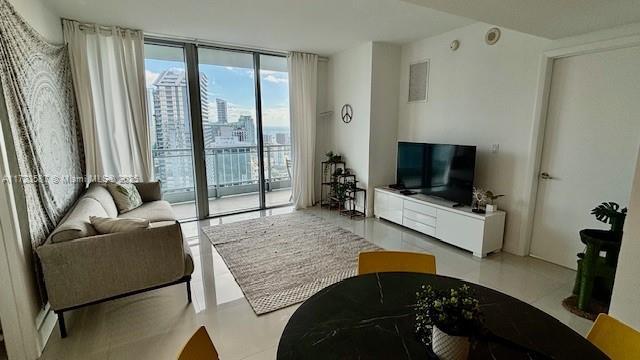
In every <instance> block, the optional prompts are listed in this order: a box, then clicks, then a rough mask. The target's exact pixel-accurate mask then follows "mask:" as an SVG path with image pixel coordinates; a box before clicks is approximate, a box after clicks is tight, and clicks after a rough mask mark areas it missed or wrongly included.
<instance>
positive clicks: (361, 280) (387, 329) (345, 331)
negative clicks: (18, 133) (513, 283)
mask: <svg viewBox="0 0 640 360" xmlns="http://www.w3.org/2000/svg"><path fill="white" fill-rule="evenodd" d="M423 284H430V285H431V286H433V287H434V288H444V289H449V288H459V287H460V286H462V285H463V284H468V285H469V286H470V287H471V288H472V289H473V291H474V292H475V295H476V296H477V298H478V299H479V301H480V304H481V311H482V314H483V317H484V326H485V327H486V328H487V329H488V330H489V331H490V332H491V333H492V334H494V335H495V336H497V337H498V339H503V340H504V341H479V342H478V343H477V344H476V345H475V347H474V348H472V350H471V353H470V356H469V358H470V359H509V360H512V359H513V360H517V359H545V358H551V359H580V360H587V359H607V357H606V356H605V355H604V354H603V353H602V352H600V351H599V350H598V349H597V348H596V347H595V346H593V345H592V344H591V343H590V342H589V341H588V340H586V339H585V338H584V337H582V336H581V335H580V334H578V333H576V332H575V331H573V330H572V329H571V328H569V327H567V326H566V325H564V324H562V323H561V322H560V321H558V320H556V319H555V318H553V317H552V316H550V315H548V314H546V313H545V312H543V311H541V310H538V309H536V308H535V307H533V306H531V305H529V304H526V303H524V302H522V301H520V300H517V299H515V298H513V297H511V296H508V295H506V294H503V293H500V292H498V291H495V290H492V289H489V288H486V287H483V286H480V285H476V284H471V283H467V282H465V281H462V280H459V279H454V278H450V277H446V276H438V275H428V274H417V273H378V274H368V275H361V276H356V277H352V278H348V279H345V280H343V281H341V282H339V283H337V284H334V285H332V286H329V287H327V288H325V289H323V290H321V291H320V292H318V293H317V294H315V295H314V296H312V297H311V298H309V299H308V300H307V301H305V302H304V303H303V304H302V305H301V306H300V307H299V308H298V309H297V310H296V312H295V313H294V314H293V316H292V317H291V319H290V320H289V322H288V323H287V326H286V327H285V329H284V332H283V334H282V337H281V338H280V344H279V346H278V355H277V359H278V360H290V359H437V357H436V356H435V355H434V354H433V353H432V352H431V350H430V349H428V348H427V347H426V346H425V345H423V344H422V342H421V341H420V340H419V339H418V338H417V337H416V335H415V333H414V318H415V313H414V309H413V305H414V304H415V299H416V291H417V290H418V289H419V288H420V286H421V285H423ZM513 344H516V345H513ZM518 345H519V346H521V347H519V346H518ZM523 349H530V350H532V351H528V350H523Z"/></svg>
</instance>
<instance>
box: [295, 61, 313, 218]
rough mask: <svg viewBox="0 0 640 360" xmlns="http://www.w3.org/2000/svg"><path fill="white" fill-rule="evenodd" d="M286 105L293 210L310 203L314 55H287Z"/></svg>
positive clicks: (311, 201)
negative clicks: (287, 83) (288, 107)
mask: <svg viewBox="0 0 640 360" xmlns="http://www.w3.org/2000/svg"><path fill="white" fill-rule="evenodd" d="M288 59H289V106H290V114H291V150H292V155H291V157H292V159H293V179H292V180H291V188H292V193H293V204H294V205H295V207H296V209H302V208H306V207H308V206H313V203H314V202H315V201H314V181H315V176H314V168H315V166H314V160H315V148H316V93H317V83H318V55H314V54H304V53H298V52H292V53H290V54H289V58H288Z"/></svg>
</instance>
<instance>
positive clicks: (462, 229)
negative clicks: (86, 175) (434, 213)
mask: <svg viewBox="0 0 640 360" xmlns="http://www.w3.org/2000/svg"><path fill="white" fill-rule="evenodd" d="M483 233H484V222H483V221H482V220H480V219H475V218H472V217H469V216H464V215H460V214H456V213H454V212H450V211H446V210H440V209H438V220H437V224H436V237H437V238H438V239H441V240H443V241H445V242H448V243H450V244H452V245H455V246H459V247H461V248H463V249H466V250H469V251H472V252H474V253H482V238H483Z"/></svg>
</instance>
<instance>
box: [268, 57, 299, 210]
mask: <svg viewBox="0 0 640 360" xmlns="http://www.w3.org/2000/svg"><path fill="white" fill-rule="evenodd" d="M260 94H261V100H262V133H263V136H262V138H263V141H264V150H263V154H262V156H263V159H264V160H263V162H264V164H265V165H264V178H265V191H266V193H265V203H266V205H267V206H277V205H283V204H288V203H290V202H291V175H292V173H291V172H292V171H293V168H292V165H293V163H292V161H291V126H290V121H289V73H288V72H287V58H285V57H281V56H270V55H260Z"/></svg>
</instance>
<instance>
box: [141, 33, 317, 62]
mask: <svg viewBox="0 0 640 360" xmlns="http://www.w3.org/2000/svg"><path fill="white" fill-rule="evenodd" d="M144 36H145V37H148V38H150V39H158V40H168V41H178V42H187V43H192V44H196V45H204V46H212V47H218V48H226V49H230V50H241V51H251V52H260V53H263V54H267V55H269V54H271V55H280V56H286V55H288V54H289V52H288V51H285V50H276V49H269V48H261V47H255V46H246V45H238V44H234V43H225V42H221V41H210V40H203V39H198V38H191V37H186V36H175V35H167V34H161V33H152V32H145V33H144ZM318 61H329V58H327V57H324V56H320V55H318Z"/></svg>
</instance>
